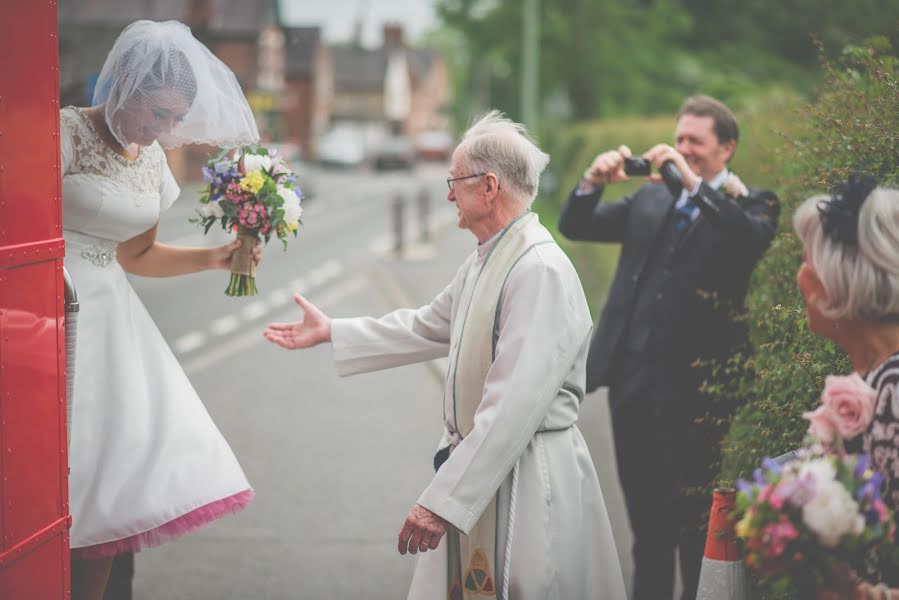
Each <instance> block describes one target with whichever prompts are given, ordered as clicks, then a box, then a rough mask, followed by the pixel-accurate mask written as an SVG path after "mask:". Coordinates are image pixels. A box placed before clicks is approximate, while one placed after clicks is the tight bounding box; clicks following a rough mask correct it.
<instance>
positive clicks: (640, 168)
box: [624, 156, 652, 176]
mask: <svg viewBox="0 0 899 600" xmlns="http://www.w3.org/2000/svg"><path fill="white" fill-rule="evenodd" d="M650 173H652V163H651V162H649V161H648V160H646V159H645V158H640V157H639V156H637V157H630V158H625V159H624V174H625V175H628V176H634V175H649V174H650Z"/></svg>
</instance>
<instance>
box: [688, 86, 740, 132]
mask: <svg viewBox="0 0 899 600" xmlns="http://www.w3.org/2000/svg"><path fill="white" fill-rule="evenodd" d="M684 115H694V116H697V117H712V119H713V120H714V122H715V135H716V136H718V143H719V144H723V143H725V142H729V141H731V140H733V141H735V142H736V141H737V140H739V138H740V130H739V128H738V127H737V117H735V116H734V113H733V112H732V111H731V110H730V109H729V108H727V106H726V105H725V104H724V103H723V102H721V101H720V100H716V99H714V98H712V97H711V96H690V97H689V98H687V99H686V100H684V103H683V104H682V105H681V107H680V111H678V113H677V119H678V120H680V118H681V117H682V116H684Z"/></svg>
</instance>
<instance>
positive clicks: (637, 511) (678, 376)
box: [609, 352, 721, 600]
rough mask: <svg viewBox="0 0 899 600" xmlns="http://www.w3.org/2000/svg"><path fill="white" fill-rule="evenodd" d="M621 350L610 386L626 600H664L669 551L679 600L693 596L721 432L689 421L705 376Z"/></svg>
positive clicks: (670, 580) (670, 583) (670, 576)
mask: <svg viewBox="0 0 899 600" xmlns="http://www.w3.org/2000/svg"><path fill="white" fill-rule="evenodd" d="M651 359H652V357H651V355H648V354H647V353H643V352H627V353H624V354H623V356H621V357H620V360H618V361H616V364H614V365H613V369H614V370H613V371H612V381H611V385H610V387H609V401H610V404H611V412H612V430H613V433H614V438H615V454H616V459H617V464H618V475H619V479H620V481H621V486H622V488H623V491H624V498H625V502H626V504H627V509H628V515H629V518H630V523H631V529H632V531H633V535H634V546H633V560H634V585H633V598H632V600H670V599H671V598H672V595H673V588H674V564H675V549H677V551H678V556H679V560H680V572H681V580H682V582H683V595H682V596H681V597H682V598H683V599H684V600H688V599H689V600H694V599H695V598H696V588H697V585H698V582H699V570H700V567H701V565H702V555H703V550H704V548H705V539H706V530H707V528H708V511H709V508H710V506H711V495H709V494H708V493H707V490H706V488H708V487H709V484H710V483H711V482H712V480H713V479H714V478H715V477H716V476H717V463H718V457H719V454H720V450H719V445H720V435H721V432H720V431H714V432H709V431H704V430H703V429H702V427H701V425H697V424H696V423H694V422H693V421H694V419H695V416H696V413H697V412H698V411H700V410H701V405H702V401H701V399H700V395H699V392H698V387H699V385H700V383H701V382H702V379H703V374H702V373H700V372H699V371H698V370H695V369H692V368H690V367H689V366H688V365H681V366H680V367H679V368H676V365H672V364H670V362H669V363H668V364H667V365H666V363H665V361H664V360H659V361H654V360H651Z"/></svg>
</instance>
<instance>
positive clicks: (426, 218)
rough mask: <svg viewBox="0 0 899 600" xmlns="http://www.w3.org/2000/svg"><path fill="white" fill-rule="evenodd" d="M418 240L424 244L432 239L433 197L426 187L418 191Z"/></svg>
mask: <svg viewBox="0 0 899 600" xmlns="http://www.w3.org/2000/svg"><path fill="white" fill-rule="evenodd" d="M418 241H419V242H421V243H422V244H426V243H428V242H430V241H431V199H430V197H429V196H428V190H426V189H425V188H421V190H419V192H418Z"/></svg>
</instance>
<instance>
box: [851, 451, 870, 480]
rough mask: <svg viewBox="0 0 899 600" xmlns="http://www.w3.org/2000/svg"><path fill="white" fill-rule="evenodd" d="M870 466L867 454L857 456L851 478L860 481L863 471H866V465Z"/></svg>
mask: <svg viewBox="0 0 899 600" xmlns="http://www.w3.org/2000/svg"><path fill="white" fill-rule="evenodd" d="M869 464H870V460H869V459H868V455H867V454H859V455H858V462H857V463H856V464H855V470H854V471H853V472H852V476H853V477H855V478H856V479H861V478H862V475H864V474H865V471H867V470H868V465H869Z"/></svg>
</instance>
